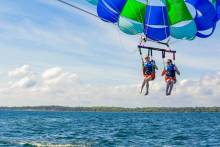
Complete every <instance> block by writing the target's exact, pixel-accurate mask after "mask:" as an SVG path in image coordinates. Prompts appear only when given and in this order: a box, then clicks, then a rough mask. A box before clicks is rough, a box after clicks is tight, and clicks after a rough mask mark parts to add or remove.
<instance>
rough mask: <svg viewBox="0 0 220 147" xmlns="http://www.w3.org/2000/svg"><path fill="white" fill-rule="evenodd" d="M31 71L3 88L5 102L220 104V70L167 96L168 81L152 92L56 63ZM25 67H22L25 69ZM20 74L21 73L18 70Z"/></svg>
mask: <svg viewBox="0 0 220 147" xmlns="http://www.w3.org/2000/svg"><path fill="white" fill-rule="evenodd" d="M24 67H29V68H28V69H29V70H28V71H29V72H28V73H29V74H27V73H26V74H18V75H20V76H19V77H17V79H15V80H14V81H13V80H12V81H11V82H10V83H9V84H8V85H5V86H4V87H1V88H0V91H1V94H0V95H1V97H2V98H3V99H0V101H1V102H4V103H1V104H3V105H66V106H123V107H144V106H173V107H179V106H219V105H218V104H219V102H220V100H219V97H220V92H219V89H220V72H216V73H215V74H213V75H206V76H204V77H201V78H200V80H189V79H185V80H181V81H179V82H178V83H177V84H176V85H175V89H174V91H173V95H172V96H170V97H166V96H164V90H165V83H164V81H159V80H156V81H154V82H151V83H150V85H151V87H150V95H149V96H142V95H140V94H139V87H140V85H139V84H138V83H134V84H129V85H120V84H114V85H113V84H112V85H108V84H92V83H88V82H86V81H84V80H83V77H80V76H79V75H77V74H76V73H74V72H69V71H66V70H64V69H62V68H61V67H52V68H48V69H45V70H44V71H41V72H40V73H38V74H35V75H33V74H31V73H35V71H32V70H30V66H29V65H25V66H22V67H20V68H16V69H15V70H12V71H20V70H19V69H26V68H24ZM21 71H22V70H21ZM16 75H17V74H16Z"/></svg>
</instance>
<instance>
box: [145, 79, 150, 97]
mask: <svg viewBox="0 0 220 147" xmlns="http://www.w3.org/2000/svg"><path fill="white" fill-rule="evenodd" d="M150 80H151V79H150V78H148V79H146V93H145V95H148V93H149V81H150Z"/></svg>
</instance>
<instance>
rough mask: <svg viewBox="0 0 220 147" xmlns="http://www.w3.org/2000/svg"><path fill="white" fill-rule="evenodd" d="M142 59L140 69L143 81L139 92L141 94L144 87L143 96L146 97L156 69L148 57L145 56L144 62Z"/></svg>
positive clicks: (153, 62)
mask: <svg viewBox="0 0 220 147" xmlns="http://www.w3.org/2000/svg"><path fill="white" fill-rule="evenodd" d="M141 59H142V67H143V76H144V80H143V82H142V85H141V91H140V93H142V91H143V88H144V86H145V85H146V92H145V95H148V93H149V91H148V90H149V82H150V81H152V80H154V79H155V77H156V70H158V67H157V65H156V63H155V61H154V60H151V59H150V57H149V56H145V58H144V60H143V58H141Z"/></svg>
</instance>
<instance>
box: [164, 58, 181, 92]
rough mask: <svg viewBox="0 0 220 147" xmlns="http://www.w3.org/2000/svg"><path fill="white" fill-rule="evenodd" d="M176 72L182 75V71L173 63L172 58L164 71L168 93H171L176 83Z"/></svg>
mask: <svg viewBox="0 0 220 147" xmlns="http://www.w3.org/2000/svg"><path fill="white" fill-rule="evenodd" d="M176 73H177V74H178V75H180V72H179V70H178V68H177V66H176V65H175V64H173V62H172V60H171V59H168V60H167V66H166V68H164V70H163V72H162V76H165V81H166V83H167V85H166V95H167V96H169V95H171V92H172V89H173V85H174V84H175V83H176Z"/></svg>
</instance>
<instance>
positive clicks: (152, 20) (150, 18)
mask: <svg viewBox="0 0 220 147" xmlns="http://www.w3.org/2000/svg"><path fill="white" fill-rule="evenodd" d="M145 24H147V25H164V26H168V15H167V9H166V7H165V6H150V5H148V6H147V9H146V15H145Z"/></svg>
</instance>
